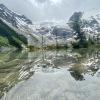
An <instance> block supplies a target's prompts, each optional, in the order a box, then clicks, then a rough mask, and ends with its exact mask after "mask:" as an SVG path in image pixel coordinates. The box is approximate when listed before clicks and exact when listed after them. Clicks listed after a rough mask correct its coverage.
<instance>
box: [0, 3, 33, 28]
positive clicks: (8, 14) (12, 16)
mask: <svg viewBox="0 0 100 100" xmlns="http://www.w3.org/2000/svg"><path fill="white" fill-rule="evenodd" d="M0 17H1V18H3V19H4V20H6V21H7V22H9V23H11V24H12V25H13V26H14V27H17V28H18V27H19V26H20V25H26V24H32V22H31V20H29V19H28V18H26V17H25V16H24V15H19V14H16V13H15V12H12V11H11V10H9V9H8V8H7V7H6V6H5V5H3V4H0Z"/></svg>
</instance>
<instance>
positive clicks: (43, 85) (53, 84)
mask: <svg viewBox="0 0 100 100" xmlns="http://www.w3.org/2000/svg"><path fill="white" fill-rule="evenodd" d="M0 100H100V50H99V49H80V50H59V51H56V50H54V51H45V50H43V51H35V52H26V51H13V52H2V53H0Z"/></svg>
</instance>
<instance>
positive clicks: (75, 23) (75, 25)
mask: <svg viewBox="0 0 100 100" xmlns="http://www.w3.org/2000/svg"><path fill="white" fill-rule="evenodd" d="M81 18H82V12H75V13H74V14H73V15H72V16H71V17H70V19H69V23H68V24H69V26H70V28H71V29H73V32H74V33H75V35H77V38H76V40H78V43H77V44H74V46H75V47H79V48H80V47H87V42H86V36H85V33H84V31H83V30H82V27H83V23H82V20H81Z"/></svg>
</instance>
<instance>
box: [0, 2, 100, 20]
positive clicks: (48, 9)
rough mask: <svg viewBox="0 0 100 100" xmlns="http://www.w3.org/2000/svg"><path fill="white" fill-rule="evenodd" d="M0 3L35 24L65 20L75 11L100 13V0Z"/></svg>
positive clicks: (86, 13)
mask: <svg viewBox="0 0 100 100" xmlns="http://www.w3.org/2000/svg"><path fill="white" fill-rule="evenodd" d="M0 3H3V4H5V5H6V6H7V7H8V8H9V9H11V10H13V11H15V12H17V13H20V14H24V15H26V16H27V17H28V18H30V19H31V20H32V21H33V22H34V21H43V20H65V19H68V18H69V17H70V16H71V15H72V14H73V13H74V12H75V11H82V12H84V13H85V16H90V15H94V14H96V13H99V12H100V0H0Z"/></svg>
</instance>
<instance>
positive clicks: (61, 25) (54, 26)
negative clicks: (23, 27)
mask: <svg viewBox="0 0 100 100" xmlns="http://www.w3.org/2000/svg"><path fill="white" fill-rule="evenodd" d="M33 33H34V34H36V35H38V36H39V35H40V36H41V35H42V36H43V38H44V42H45V44H55V42H56V38H57V41H58V42H59V44H60V43H62V42H63V43H64V42H65V43H66V42H67V39H69V38H72V37H73V33H72V30H71V29H70V28H69V26H68V25H67V24H66V22H60V21H59V22H58V21H51V22H49V21H46V22H41V23H35V24H34V26H33Z"/></svg>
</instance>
